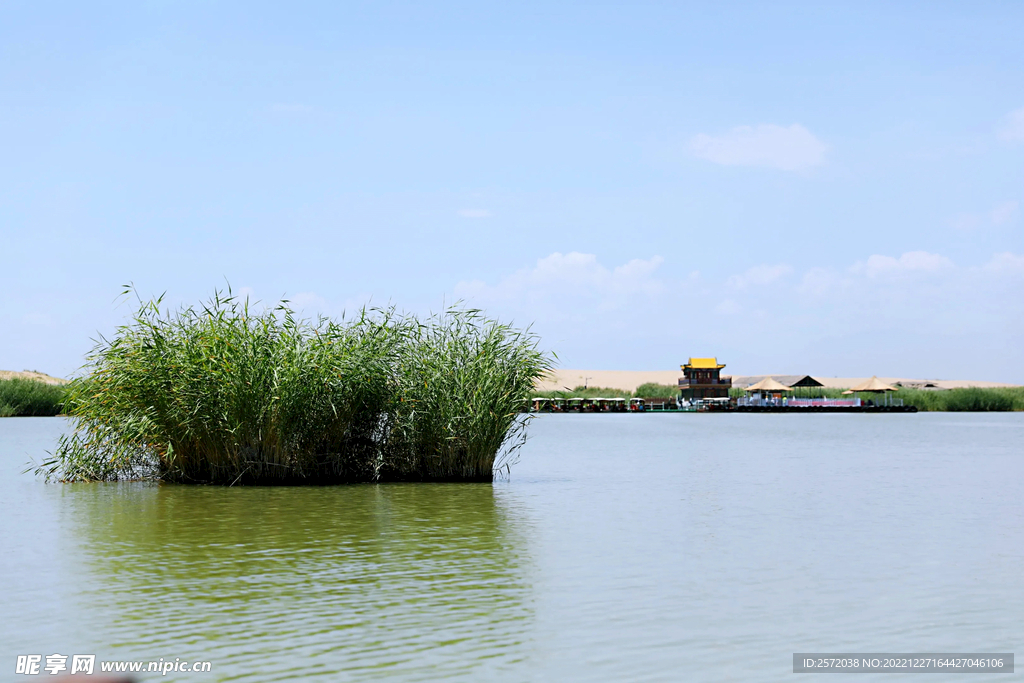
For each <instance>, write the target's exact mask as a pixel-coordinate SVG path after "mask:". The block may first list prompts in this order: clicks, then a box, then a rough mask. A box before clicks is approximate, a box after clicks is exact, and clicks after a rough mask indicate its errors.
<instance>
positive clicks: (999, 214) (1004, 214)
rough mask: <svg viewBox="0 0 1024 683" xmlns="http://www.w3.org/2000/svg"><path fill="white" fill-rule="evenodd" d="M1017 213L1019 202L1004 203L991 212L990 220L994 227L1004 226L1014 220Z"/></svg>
mask: <svg viewBox="0 0 1024 683" xmlns="http://www.w3.org/2000/svg"><path fill="white" fill-rule="evenodd" d="M1016 213H1017V202H1003V203H1002V204H999V205H998V206H996V207H995V208H994V209H992V211H990V212H989V218H990V219H991V220H992V224H993V225H1003V224H1004V223H1009V222H1010V221H1011V220H1013V216H1014V214H1016Z"/></svg>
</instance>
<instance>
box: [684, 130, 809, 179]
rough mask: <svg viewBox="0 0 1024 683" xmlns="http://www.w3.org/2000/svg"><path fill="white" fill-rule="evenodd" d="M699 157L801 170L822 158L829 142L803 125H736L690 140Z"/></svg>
mask: <svg viewBox="0 0 1024 683" xmlns="http://www.w3.org/2000/svg"><path fill="white" fill-rule="evenodd" d="M690 149H691V151H692V152H693V154H694V155H695V156H697V157H698V158H700V159H706V160H707V161H711V162H714V163H716V164H722V165H723V166H764V167H768V168H777V169H780V170H783V171H800V170H804V169H808V168H812V167H814V166H818V165H820V164H822V163H824V161H825V152H826V151H827V150H828V146H827V145H825V143H823V142H822V141H821V140H819V139H818V138H817V137H815V136H814V134H813V133H811V132H810V131H809V130H807V129H806V128H804V127H803V126H801V125H799V124H796V123H794V124H793V125H791V126H778V125H775V124H761V125H758V126H738V127H736V128H733V129H732V130H731V131H729V132H728V133H724V134H722V135H717V136H713V135H706V134H703V133H702V134H700V135H697V136H695V137H694V138H693V139H692V140H690Z"/></svg>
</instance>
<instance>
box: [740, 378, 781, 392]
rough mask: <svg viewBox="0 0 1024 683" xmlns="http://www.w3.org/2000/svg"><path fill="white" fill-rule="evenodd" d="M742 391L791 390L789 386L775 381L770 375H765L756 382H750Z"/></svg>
mask: <svg viewBox="0 0 1024 683" xmlns="http://www.w3.org/2000/svg"><path fill="white" fill-rule="evenodd" d="M743 391H765V392H767V391H793V389H792V388H791V387H787V386H786V385H785V384H783V383H781V382H776V381H775V380H774V379H772V378H771V377H765V378H764V379H763V380H761V381H760V382H758V383H757V384H751V385H750V386H749V387H747V388H746V389H744V390H743Z"/></svg>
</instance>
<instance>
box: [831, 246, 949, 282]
mask: <svg viewBox="0 0 1024 683" xmlns="http://www.w3.org/2000/svg"><path fill="white" fill-rule="evenodd" d="M952 267H953V262H952V261H950V260H949V259H948V258H946V257H945V256H940V255H939V254H930V253H928V252H927V251H908V252H906V253H905V254H903V255H902V256H900V257H899V258H894V257H892V256H882V255H880V254H874V255H872V256H869V257H868V260H867V261H865V262H858V263H855V264H854V265H853V266H852V267H851V268H850V271H851V272H853V273H857V274H863V275H866V276H867V277H869V278H877V277H886V276H888V277H892V276H905V275H914V274H925V273H936V272H940V271H944V270H949V269H951V268H952Z"/></svg>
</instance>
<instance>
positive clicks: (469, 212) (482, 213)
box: [458, 209, 491, 218]
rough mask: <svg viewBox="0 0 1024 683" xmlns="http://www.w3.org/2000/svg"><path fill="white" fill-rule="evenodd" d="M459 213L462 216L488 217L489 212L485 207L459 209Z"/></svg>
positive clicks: (489, 215)
mask: <svg viewBox="0 0 1024 683" xmlns="http://www.w3.org/2000/svg"><path fill="white" fill-rule="evenodd" d="M458 213H459V215H460V216H462V217H463V218H490V217H491V212H490V211H488V210H487V209H460V210H459V212H458Z"/></svg>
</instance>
